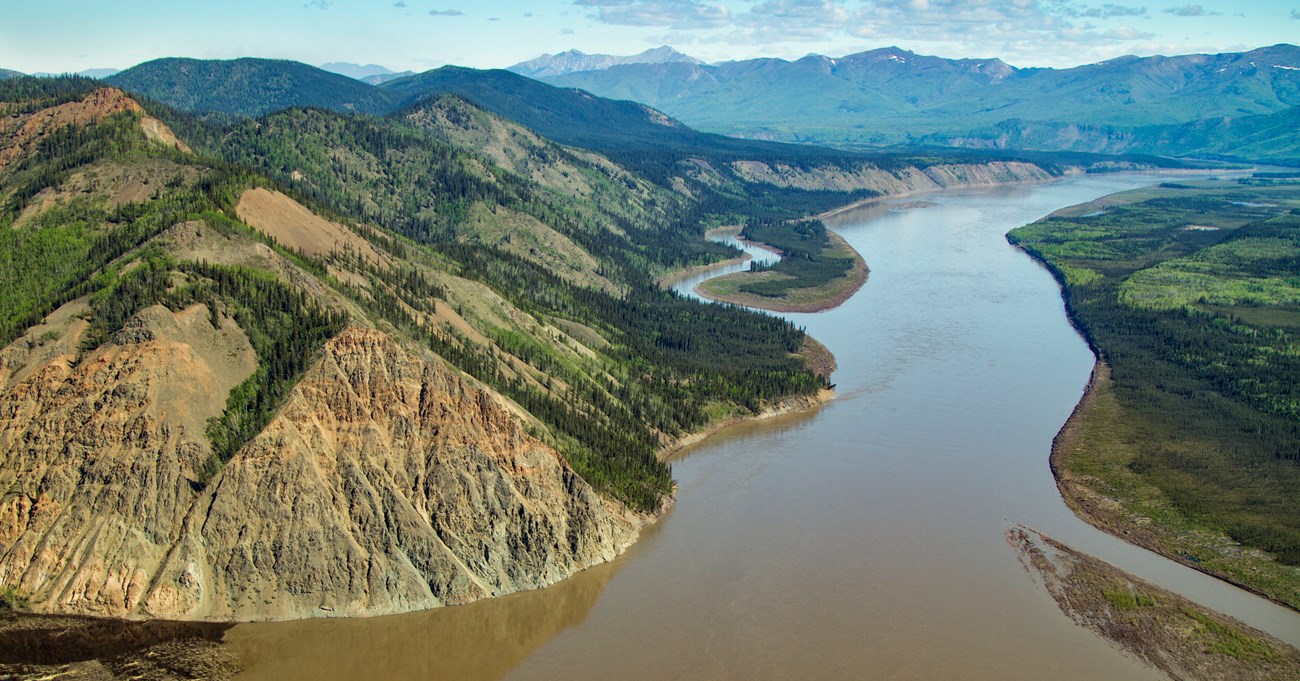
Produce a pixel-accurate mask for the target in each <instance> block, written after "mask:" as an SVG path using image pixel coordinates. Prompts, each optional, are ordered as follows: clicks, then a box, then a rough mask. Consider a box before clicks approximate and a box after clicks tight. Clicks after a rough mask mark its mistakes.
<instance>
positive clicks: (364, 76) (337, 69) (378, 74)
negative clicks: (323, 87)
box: [320, 61, 415, 85]
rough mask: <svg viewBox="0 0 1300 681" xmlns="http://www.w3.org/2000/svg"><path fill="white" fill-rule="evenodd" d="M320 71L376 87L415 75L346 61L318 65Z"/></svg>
mask: <svg viewBox="0 0 1300 681" xmlns="http://www.w3.org/2000/svg"><path fill="white" fill-rule="evenodd" d="M320 67H321V69H322V70H325V71H329V72H330V73H337V74H339V75H341V76H347V77H348V78H352V79H355V80H359V81H361V82H363V83H370V84H371V85H378V84H380V83H384V82H387V81H390V80H395V79H397V78H405V77H407V76H413V75H415V72H414V71H394V70H392V69H390V68H388V67H386V66H380V65H379V64H366V65H364V66H362V65H361V64H353V63H352V62H346V61H332V62H329V63H326V64H321V65H320Z"/></svg>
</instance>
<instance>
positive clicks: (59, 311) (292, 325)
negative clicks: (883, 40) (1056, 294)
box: [0, 78, 827, 620]
mask: <svg viewBox="0 0 1300 681" xmlns="http://www.w3.org/2000/svg"><path fill="white" fill-rule="evenodd" d="M221 86H222V87H219V88H218V89H223V90H225V91H227V92H229V91H231V90H230V88H226V87H224V84H221ZM0 102H3V103H6V104H12V105H13V106H7V107H6V110H8V111H10V114H9V115H7V116H5V117H4V118H3V119H2V120H3V122H0V133H3V134H0V264H2V265H3V266H0V413H3V414H4V418H3V420H0V486H2V487H3V489H4V490H5V492H4V494H3V495H0V583H3V584H4V585H5V588H6V589H7V592H6V593H13V594H18V595H20V596H21V597H22V598H24V599H25V600H27V601H28V602H29V603H30V604H31V606H32V607H33V608H34V609H36V610H40V611H59V612H81V613H93V614H98V615H108V616H128V615H129V616H139V615H147V616H154V617H168V618H181V619H223V620H228V619H275V618H286V617H305V616H318V615H322V614H324V615H328V614H330V613H333V614H337V615H363V614H379V613H386V612H398V611H404V610H412V609H419V608H428V607H435V606H439V605H446V604H454V603H463V602H467V601H471V600H475V599H478V598H484V597H489V596H494V595H500V594H504V593H510V592H513V591H518V590H521V589H530V588H536V587H540V586H544V585H546V584H550V583H553V582H555V581H557V580H559V579H562V578H564V577H565V576H567V575H569V574H572V573H573V572H575V571H577V570H580V569H583V568H584V567H587V566H589V565H592V564H595V563H598V562H602V561H605V560H609V559H611V558H612V557H614V556H615V555H617V554H618V553H619V552H621V551H622V549H623V548H624V547H625V546H627V544H628V543H630V542H631V541H632V540H633V539H635V537H636V535H637V533H638V531H639V529H640V528H641V527H642V526H643V525H645V524H646V523H647V522H650V521H651V520H652V519H653V518H654V517H655V515H656V514H658V513H660V512H662V510H663V509H664V508H665V505H666V504H667V503H670V501H671V496H670V495H671V489H672V479H671V472H670V469H669V467H668V466H667V465H666V464H664V463H662V462H661V461H660V460H659V459H658V458H657V457H656V453H657V452H658V451H659V450H660V449H661V448H662V447H664V446H665V445H668V444H670V443H672V442H673V441H674V440H676V439H677V438H679V437H682V436H683V435H685V434H686V433H689V432H692V431H695V430H699V429H701V428H703V427H705V426H707V425H708V423H709V422H710V419H711V418H715V417H716V415H717V414H720V413H721V414H752V413H756V412H759V411H762V410H764V409H766V408H769V407H772V406H774V405H777V404H810V403H812V402H815V401H817V400H819V399H823V397H822V395H823V391H824V390H825V388H826V387H827V382H826V379H825V377H822V376H817V375H815V374H813V373H812V372H811V371H810V370H809V369H808V368H807V366H806V365H805V362H804V360H803V359H802V358H801V357H800V356H799V354H798V353H799V352H800V351H801V348H802V347H803V344H804V336H803V333H802V332H801V331H799V330H798V329H796V328H795V327H793V326H792V325H791V324H789V323H787V322H785V321H782V320H779V319H776V318H773V317H770V316H766V315H760V314H755V313H752V312H748V311H745V310H741V309H738V308H731V307H723V306H716V305H705V304H701V303H698V302H695V301H692V300H688V299H685V298H681V297H678V296H675V295H673V294H671V293H670V292H667V291H663V290H661V289H659V288H658V287H657V286H655V285H654V284H653V279H654V277H656V276H658V275H659V274H662V273H663V272H666V271H668V270H670V269H675V268H680V267H683V266H686V265H690V264H698V263H701V262H707V261H710V260H717V259H720V258H724V257H727V256H728V255H729V254H730V252H729V251H728V250H727V249H725V248H723V247H721V246H719V245H717V244H713V243H711V242H708V241H706V240H704V239H703V238H702V237H701V233H702V230H703V226H702V224H701V223H700V220H701V219H703V218H702V214H701V213H700V212H699V209H700V206H698V205H697V204H696V200H695V199H692V198H690V197H687V196H684V195H682V194H680V193H677V192H673V191H671V190H669V189H666V188H663V187H660V186H658V185H656V184H654V183H651V182H649V181H647V180H645V179H644V178H641V177H639V176H637V175H636V174H634V173H631V172H629V171H627V170H626V169H623V168H621V167H619V166H617V165H616V164H614V163H612V162H610V161H609V160H608V159H605V158H603V157H600V156H598V155H596V154H593V153H591V152H587V151H579V150H572V149H569V148H566V147H562V146H559V145H557V144H555V143H554V142H551V141H549V140H546V139H545V138H543V137H540V136H538V135H537V134H535V133H534V132H531V131H529V130H526V129H524V128H522V127H520V126H519V125H518V124H516V123H513V122H510V121H508V120H506V119H503V118H501V117H498V116H495V115H493V114H491V113H489V112H486V111H483V110H481V109H478V108H476V107H474V106H473V105H471V104H470V103H468V102H466V101H464V100H462V99H459V98H455V97H450V96H443V97H436V98H432V99H427V100H425V101H423V102H421V103H419V104H418V105H415V106H411V107H408V108H406V109H404V110H403V111H402V112H400V113H399V114H397V115H394V116H389V117H384V118H380V117H375V116H362V115H356V114H351V113H345V112H335V111H330V110H326V109H314V108H313V109H303V108H290V109H287V110H284V111H280V112H277V113H274V114H270V115H266V116H263V117H262V118H259V119H243V120H239V121H235V122H233V123H232V124H229V125H226V126H225V127H213V126H210V125H208V124H205V123H203V122H202V121H200V120H196V119H193V118H189V117H187V116H186V115H185V114H183V113H180V112H177V111H175V110H170V109H166V108H163V107H157V109H156V111H151V110H150V109H149V108H146V105H142V104H141V103H140V102H138V101H136V100H134V99H132V98H131V97H129V96H128V95H126V94H125V93H123V92H122V91H120V90H117V89H114V88H106V87H101V86H100V85H99V84H98V83H96V82H95V81H92V80H89V79H80V78H70V79H49V80H40V79H37V80H33V79H24V80H20V81H5V82H4V83H3V84H0ZM147 106H148V107H154V105H152V104H149V105H147ZM164 119H165V120H164ZM169 123H170V125H169ZM177 131H180V133H178V132H177ZM182 136H183V137H184V140H182V139H180V138H181V137H182ZM737 205H743V204H737ZM66 547H75V550H74V551H69V550H65V549H66Z"/></svg>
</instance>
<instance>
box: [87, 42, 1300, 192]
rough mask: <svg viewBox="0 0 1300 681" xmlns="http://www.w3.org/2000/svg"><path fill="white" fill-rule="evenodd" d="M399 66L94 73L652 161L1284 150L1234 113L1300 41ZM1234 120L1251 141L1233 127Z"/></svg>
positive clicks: (1291, 75) (171, 92)
mask: <svg viewBox="0 0 1300 681" xmlns="http://www.w3.org/2000/svg"><path fill="white" fill-rule="evenodd" d="M1292 64H1296V66H1292ZM381 68H382V67H381ZM400 75H401V74H373V75H372V76H369V77H368V78H381V77H383V78H391V80H388V81H386V82H384V83H382V84H381V85H380V86H378V87H376V86H372V85H370V84H368V83H365V82H361V81H358V80H355V79H354V78H350V77H347V76H344V75H341V74H337V73H331V72H328V71H325V70H323V69H319V68H315V67H312V66H308V65H306V64H301V63H298V62H291V61H282V60H269V59H253V58H245V59H236V60H228V61H203V60H193V59H160V60H155V61H151V62H146V63H144V64H140V65H138V66H135V67H133V68H131V69H128V70H127V71H124V72H122V73H119V74H117V75H115V76H112V77H110V78H108V79H106V82H108V83H109V84H112V85H115V86H117V87H121V88H124V89H126V90H128V91H131V92H135V93H138V94H140V95H143V96H145V97H148V98H150V99H153V100H155V101H158V102H161V103H163V104H167V105H168V106H171V107H174V108H177V109H180V110H183V111H188V112H195V113H209V112H222V113H225V114H234V115H238V116H252V117H258V116H262V115H265V114H267V113H271V112H275V111H279V110H283V109H286V108H292V107H319V108H325V109H330V110H335V111H347V112H356V113H368V114H376V115H385V114H389V113H392V112H395V111H398V110H400V109H403V108H405V107H409V106H411V105H413V104H415V103H417V102H419V101H422V100H424V99H427V98H430V97H434V96H438V95H443V94H455V95H457V96H460V97H464V98H465V99H467V100H469V101H471V102H473V103H474V104H476V105H477V106H480V107H483V108H485V109H488V110H489V111H492V112H494V113H496V114H498V115H501V116H505V117H507V118H510V119H511V120H515V121H518V122H520V123H522V124H524V125H526V126H528V127H530V128H532V129H534V130H535V131H537V132H539V133H541V134H543V135H546V136H548V137H551V138H553V139H555V140H557V141H560V142H561V143H564V144H571V145H575V146H581V147H584V148H588V149H592V150H595V151H598V152H599V153H602V154H606V155H610V156H613V157H616V158H618V159H619V160H620V162H622V163H631V164H633V165H637V166H638V167H639V169H640V172H645V173H649V174H651V175H657V174H658V173H659V172H660V170H662V169H664V168H667V167H671V166H673V165H674V164H675V163H676V160H675V159H679V158H680V157H681V156H682V155H683V154H696V153H701V152H704V153H706V154H708V155H717V154H722V155H723V156H727V157H728V158H732V159H739V158H749V159H752V158H755V157H761V156H771V155H773V154H776V155H780V156H785V157H790V156H792V155H793V156H801V157H808V156H809V155H814V156H821V157H825V156H827V155H828V154H830V152H828V151H827V150H824V149H823V150H820V151H812V147H809V146H803V147H801V148H800V149H798V150H794V149H780V150H779V151H778V150H777V149H776V148H775V147H772V148H765V147H763V146H762V145H763V144H767V143H774V142H782V143H797V144H802V145H809V144H812V145H820V146H837V147H841V148H848V149H861V148H863V147H875V148H877V151H878V148H879V147H881V146H913V147H915V146H943V147H961V148H966V149H973V150H981V151H980V153H985V152H987V151H990V150H994V151H997V150H1001V151H1007V152H1010V153H1015V154H1019V153H1022V152H1025V151H1047V152H1058V151H1079V152H1086V153H1102V154H1130V153H1133V154H1159V155H1174V156H1187V155H1190V154H1196V155H1209V156H1213V157H1218V158H1225V159H1237V160H1246V161H1257V162H1259V161H1266V162H1289V161H1288V159H1293V158H1295V153H1294V151H1293V150H1294V149H1295V148H1296V147H1297V146H1298V145H1297V143H1296V134H1295V132H1294V131H1293V130H1291V129H1290V128H1289V127H1288V125H1287V123H1286V122H1287V121H1289V120H1292V119H1293V118H1294V116H1292V117H1291V118H1288V117H1287V116H1285V115H1283V116H1281V117H1280V118H1278V119H1270V120H1264V119H1261V120H1257V121H1250V120H1247V119H1249V118H1250V117H1252V116H1273V115H1275V114H1277V115H1280V114H1282V113H1283V112H1285V111H1286V110H1288V109H1290V108H1292V107H1294V106H1297V105H1300V48H1295V47H1293V46H1288V45H1282V46H1275V47H1273V48H1263V49H1260V50H1255V51H1252V52H1249V53H1242V54H1231V55H1187V56H1183V57H1149V58H1138V57H1124V58H1120V59H1115V60H1110V61H1108V62H1102V63H1100V64H1093V65H1089V66H1084V67H1077V68H1075V69H1066V70H1061V71H1057V70H1053V69H1018V68H1015V67H1013V66H1010V65H1008V64H1006V63H1005V62H1002V61H1001V60H998V59H944V58H940V57H932V56H925V55H917V54H914V53H911V52H908V51H906V50H901V49H898V48H886V49H881V50H872V51H870V52H864V53H860V54H856V55H849V56H847V57H842V58H838V59H833V58H830V57H824V56H816V55H813V56H808V57H804V58H802V59H798V60H796V61H793V62H791V61H785V60H781V59H758V60H748V61H742V62H727V63H723V64H717V65H713V66H709V65H704V64H700V63H695V62H685V61H679V62H667V63H660V64H622V65H615V66H611V67H609V68H607V69H604V70H600V71H586V72H575V73H571V74H568V75H566V76H563V77H558V78H548V79H531V78H527V77H524V76H521V75H519V74H517V73H513V72H510V71H505V70H487V71H483V70H476V69H468V68H463V67H452V66H449V67H443V68H440V69H434V70H431V71H426V72H424V73H421V74H414V75H410V76H403V77H399V76H400ZM565 83H574V85H565ZM589 93H595V94H589ZM597 95H599V96H597ZM1183 127H1186V130H1183V129H1181V128H1183ZM719 132H720V133H721V134H720V135H719V134H715V133H719ZM727 135H729V136H727ZM1241 136H1249V140H1248V142H1249V143H1248V144H1240V145H1239V144H1237V141H1238V138H1239V137H1241ZM836 153H842V152H836ZM832 155H833V154H832ZM652 165H657V166H658V168H659V170H656V169H655V168H652V167H651V166H652ZM660 179H663V178H662V176H661V178H660Z"/></svg>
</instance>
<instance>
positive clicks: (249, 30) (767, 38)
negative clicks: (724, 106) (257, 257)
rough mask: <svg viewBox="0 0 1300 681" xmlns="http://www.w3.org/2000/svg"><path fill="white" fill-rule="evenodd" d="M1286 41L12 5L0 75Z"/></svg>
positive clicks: (828, 10) (749, 21)
mask: <svg viewBox="0 0 1300 681" xmlns="http://www.w3.org/2000/svg"><path fill="white" fill-rule="evenodd" d="M1279 42H1290V43H1298V42H1300V0H1252V1H1251V2H1241V1H1240V0H1235V1H1218V0H1200V1H1199V2H1194V3H1188V2H1138V1H1130V0H1113V1H1111V0H1098V1H1094V0H535V1H533V2H520V1H514V0H507V1H503V2H485V1H483V0H479V1H478V2H468V1H462V0H373V1H372V0H223V1H220V2H213V1H211V0H209V1H207V2H176V1H172V2H163V1H161V0H123V1H121V2H104V1H103V0H94V1H87V0H0V67H3V68H11V69H16V70H19V71H24V72H31V71H77V70H81V69H86V68H92V67H116V68H125V67H128V66H131V65H134V64H137V63H140V62H142V61H147V60H150V59H154V58H158V57H167V56H184V57H197V58H208V59H225V58H234V57H241V56H255V57H273V58H284V59H296V60H298V61H303V62H307V63H309V64H321V63H324V62H328V61H349V62H356V63H361V64H365V63H378V64H382V65H384V66H387V67H389V68H391V69H394V70H405V69H411V70H416V71H423V70H426V69H430V68H435V67H437V66H442V65H444V64H459V65H464V66H473V67H478V68H495V67H504V66H509V65H510V64H514V63H516V62H519V61H523V60H525V59H531V58H533V57H536V56H538V55H540V54H542V53H548V52H560V51H563V50H566V49H570V48H576V49H580V50H582V51H584V52H589V53H597V52H598V53H610V54H632V53H635V52H640V51H641V50H644V49H646V48H648V47H654V46H658V45H660V44H668V45H672V46H673V47H676V48H677V49H679V50H681V51H683V52H686V53H688V54H691V55H694V56H696V57H698V58H701V59H704V60H706V61H721V60H727V59H747V58H751V57H758V56H777V57H786V58H796V57H800V56H802V55H805V54H808V53H810V52H816V53H820V54H826V55H830V56H841V55H844V54H849V53H853V52H860V51H863V50H867V49H872V48H877V47H885V46H889V45H898V46H900V47H903V48H906V49H910V50H913V51H915V52H919V53H923V54H935V55H939V56H943V57H1001V58H1002V59H1004V60H1005V61H1007V62H1009V63H1011V64H1014V65H1016V66H1052V67H1067V66H1075V65H1078V64H1083V63H1091V62H1095V61H1100V60H1103V59H1109V58H1112V57H1117V56H1120V55H1124V54H1137V55H1144V56H1145V55H1151V54H1184V53H1190V52H1224V51H1241V50H1246V49H1251V48H1254V47H1260V46H1264V45H1272V44H1275V43H1279Z"/></svg>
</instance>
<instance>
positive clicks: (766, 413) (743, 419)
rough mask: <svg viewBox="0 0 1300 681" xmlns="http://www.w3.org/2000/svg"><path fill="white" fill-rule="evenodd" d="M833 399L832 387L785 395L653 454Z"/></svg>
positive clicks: (667, 454)
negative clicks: (807, 392)
mask: <svg viewBox="0 0 1300 681" xmlns="http://www.w3.org/2000/svg"><path fill="white" fill-rule="evenodd" d="M813 342H816V341H813ZM818 345H819V346H820V345H821V344H820V343H818ZM833 399H835V389H834V388H824V389H822V390H820V391H818V392H817V393H816V394H815V395H795V396H793V397H787V398H784V399H781V400H778V401H776V402H774V403H773V404H771V405H769V406H767V407H764V408H763V410H762V411H759V412H758V413H757V414H744V415H740V416H728V417H727V418H724V419H719V420H717V421H714V422H712V423H710V424H708V425H706V426H704V427H703V428H701V429H700V430H697V431H692V432H690V433H687V434H685V435H682V436H681V437H679V438H677V439H676V440H673V441H672V442H670V443H668V444H667V445H665V446H664V447H662V448H661V449H660V450H659V451H658V452H657V453H656V454H655V456H656V457H657V458H658V459H659V460H660V461H667V460H668V459H671V458H672V457H673V456H674V455H675V454H677V453H678V452H680V451H682V450H683V449H686V448H687V447H690V446H691V445H694V444H698V443H699V442H702V441H704V440H706V439H708V438H709V437H710V436H712V435H714V434H716V433H718V432H719V431H721V430H724V429H726V428H728V427H730V426H734V425H736V424H739V423H747V422H754V421H763V420H766V419H770V418H775V417H777V416H784V415H786V414H797V413H799V412H803V411H809V410H812V409H817V408H818V407H821V406H822V405H824V404H826V403H827V402H830V401H831V400H833ZM674 498H675V497H674ZM669 506H671V504H669ZM661 515H662V514H660V515H657V516H655V519H656V520H658V518H659V517H660V516H661Z"/></svg>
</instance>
